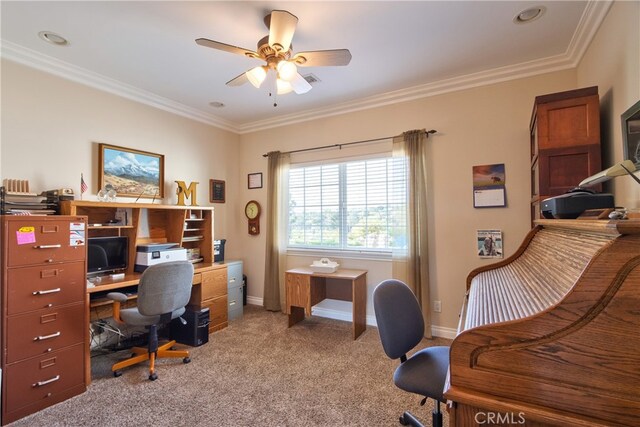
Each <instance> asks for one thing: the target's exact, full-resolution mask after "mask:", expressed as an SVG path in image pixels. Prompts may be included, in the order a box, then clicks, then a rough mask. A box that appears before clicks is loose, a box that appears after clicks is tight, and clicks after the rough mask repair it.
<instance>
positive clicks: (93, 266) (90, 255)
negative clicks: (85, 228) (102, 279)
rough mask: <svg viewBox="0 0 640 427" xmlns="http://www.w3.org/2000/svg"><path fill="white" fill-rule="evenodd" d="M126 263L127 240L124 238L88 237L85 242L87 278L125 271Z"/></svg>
mask: <svg viewBox="0 0 640 427" xmlns="http://www.w3.org/2000/svg"><path fill="white" fill-rule="evenodd" d="M128 261H129V239H128V238H127V237H126V236H117V237H116V236H114V237H90V238H89V239H88V240H87V276H96V275H100V274H107V273H115V272H118V271H121V270H125V269H126V268H127V265H128Z"/></svg>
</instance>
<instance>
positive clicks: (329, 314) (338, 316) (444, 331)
mask: <svg viewBox="0 0 640 427" xmlns="http://www.w3.org/2000/svg"><path fill="white" fill-rule="evenodd" d="M262 302H263V301H262V298H258V297H252V296H247V304H251V305H258V306H260V307H262ZM311 313H312V314H313V315H314V316H318V317H325V318H327V319H335V320H343V321H345V322H350V321H351V319H352V315H351V311H345V310H334V309H330V308H324V307H317V306H316V307H313V308H312V309H311ZM366 322H367V325H368V326H375V327H378V324H377V323H376V317H375V316H373V315H367V320H366ZM431 334H432V335H433V336H434V337H441V338H447V339H450V340H452V339H454V338H455V337H456V335H457V331H456V329H454V328H445V327H442V326H435V325H433V326H431Z"/></svg>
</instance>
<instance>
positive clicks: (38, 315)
mask: <svg viewBox="0 0 640 427" xmlns="http://www.w3.org/2000/svg"><path fill="white" fill-rule="evenodd" d="M86 327H87V324H86V323H85V318H84V304H83V303H81V304H75V305H71V306H67V307H64V308H55V307H54V308H49V309H44V310H38V311H35V312H30V313H28V314H21V315H17V316H9V317H8V318H7V348H6V351H7V353H6V354H7V358H6V362H5V363H13V362H16V361H18V360H21V359H24V358H27V357H32V356H37V355H39V354H45V353H49V352H51V351H55V350H57V349H60V348H62V347H66V346H69V345H72V344H75V343H81V342H82V341H83V340H84V332H85V328H86Z"/></svg>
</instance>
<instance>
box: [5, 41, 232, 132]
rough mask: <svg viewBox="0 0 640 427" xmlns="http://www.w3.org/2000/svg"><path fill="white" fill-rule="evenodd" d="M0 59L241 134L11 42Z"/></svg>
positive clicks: (211, 117) (227, 124)
mask: <svg viewBox="0 0 640 427" xmlns="http://www.w3.org/2000/svg"><path fill="white" fill-rule="evenodd" d="M0 57H2V58H5V59H8V60H10V61H13V62H17V63H19V64H22V65H26V66H28V67H31V68H35V69H37V70H40V71H44V72H46V73H49V74H53V75H56V76H58V77H62V78H64V79H67V80H71V81H73V82H76V83H80V84H83V85H86V86H89V87H93V88H95V89H98V90H101V91H104V92H108V93H111V94H114V95H117V96H121V97H123V98H126V99H130V100H132V101H136V102H139V103H141V104H145V105H149V106H151V107H155V108H158V109H160V110H164V111H167V112H169V113H173V114H176V115H179V116H182V117H186V118H188V119H192V120H196V121H198V122H202V123H206V124H209V125H212V126H216V127H218V128H221V129H224V130H228V131H231V132H234V133H238V128H237V127H236V126H235V125H234V124H233V123H232V122H229V121H227V120H224V119H221V118H219V117H216V116H214V115H211V114H208V113H205V112H203V111H200V110H198V109H196V108H192V107H188V106H186V105H184V104H181V103H179V102H175V101H172V100H170V99H168V98H164V97H162V96H158V95H156V94H154V93H151V92H148V91H146V90H142V89H139V88H137V87H134V86H131V85H128V84H126V83H122V82H120V81H118V80H115V79H112V78H109V77H106V76H103V75H102V74H98V73H95V72H93V71H89V70H86V69H84V68H81V67H78V66H75V65H72V64H69V63H67V62H64V61H60V60H59V59H56V58H52V57H50V56H47V55H43V54H41V53H39V52H37V51H35V50H32V49H29V48H26V47H24V46H20V45H18V44H15V43H12V42H10V41H7V40H2V46H1V49H0Z"/></svg>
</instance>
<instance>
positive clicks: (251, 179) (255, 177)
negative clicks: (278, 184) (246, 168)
mask: <svg viewBox="0 0 640 427" xmlns="http://www.w3.org/2000/svg"><path fill="white" fill-rule="evenodd" d="M248 185H249V189H252V188H262V172H258V173H250V174H249V175H248Z"/></svg>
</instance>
